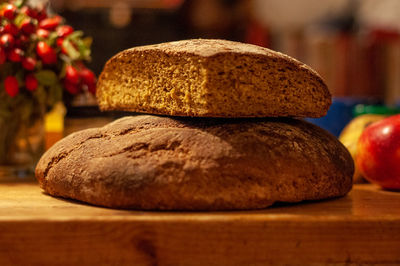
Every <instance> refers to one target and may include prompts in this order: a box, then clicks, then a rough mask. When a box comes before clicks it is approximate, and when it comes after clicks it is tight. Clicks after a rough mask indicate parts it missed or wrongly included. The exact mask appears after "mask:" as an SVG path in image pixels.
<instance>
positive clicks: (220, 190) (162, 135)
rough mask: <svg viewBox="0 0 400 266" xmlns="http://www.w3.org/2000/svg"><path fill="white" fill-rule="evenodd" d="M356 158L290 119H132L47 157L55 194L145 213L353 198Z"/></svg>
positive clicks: (77, 138) (91, 132)
mask: <svg viewBox="0 0 400 266" xmlns="http://www.w3.org/2000/svg"><path fill="white" fill-rule="evenodd" d="M353 171H354V166H353V161H352V158H351V156H350V154H349V153H348V151H347V150H346V148H345V147H344V146H343V145H342V144H341V143H340V142H339V141H338V140H337V139H336V138H335V137H334V136H332V135H330V134H329V133H327V132H326V131H324V130H322V129H320V128H318V127H317V126H314V125H312V124H310V123H308V122H304V121H302V120H297V119H290V118H281V119H277V118H275V119H274V118H263V119H247V120H244V119H207V118H196V119H193V118H168V117H158V116H150V115H142V116H135V117H125V118H121V119H119V120H116V121H114V122H112V123H110V124H108V125H106V126H104V127H102V128H94V129H88V130H83V131H80V132H77V133H73V134H71V135H69V136H68V137H66V138H64V139H63V140H61V141H59V142H58V143H56V144H55V145H54V146H53V147H52V148H50V149H49V150H48V151H47V152H46V153H45V154H44V155H43V157H42V158H41V160H40V161H39V163H38V165H37V168H36V177H37V179H38V181H39V183H40V186H41V187H42V188H43V189H44V190H45V191H46V192H47V193H48V194H50V195H54V196H61V197H65V198H71V199H76V200H80V201H84V202H88V203H91V204H95V205H101V206H107V207H115V208H130V209H143V210H231V209H258V208H264V207H267V206H269V205H271V204H273V203H274V202H277V201H280V202H298V201H302V200H318V199H325V198H332V197H338V196H343V195H345V194H346V193H347V192H348V191H349V190H350V189H351V186H352V175H353Z"/></svg>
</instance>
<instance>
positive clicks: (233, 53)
mask: <svg viewBox="0 0 400 266" xmlns="http://www.w3.org/2000/svg"><path fill="white" fill-rule="evenodd" d="M154 58H157V59H156V60H155V62H152V64H150V67H147V66H146V62H147V61H149V60H151V59H154ZM181 59H185V60H186V61H187V62H189V63H188V64H192V65H193V66H196V67H198V68H199V69H196V71H197V72H198V76H199V77H198V81H196V82H193V83H190V82H189V78H188V79H186V80H182V81H179V82H177V84H173V85H172V86H171V87H170V88H166V86H165V83H160V84H157V80H159V79H160V78H161V79H164V80H165V79H167V80H169V81H171V80H172V79H173V77H172V76H173V71H171V73H168V75H166V76H163V75H162V74H160V76H159V74H158V73H159V72H161V70H163V69H165V68H166V67H165V65H167V66H168V67H170V66H171V64H172V65H173V64H176V65H179V64H183V63H186V61H185V60H183V61H185V62H181V61H182V60H181ZM164 61H165V62H167V63H166V64H165V65H162V66H156V65H157V63H158V62H164ZM257 64H259V67H262V70H261V71H256V72H257V73H254V70H251V71H252V72H250V73H248V72H246V71H245V70H248V69H249V68H251V67H252V66H255V65H257ZM138 65H140V67H137V66H138ZM133 66H134V68H135V70H131V68H132V67H133ZM149 68H150V69H149ZM151 68H155V69H156V70H154V72H153V74H152V75H149V74H147V73H149V72H151V71H150V70H152V69H151ZM238 68H242V69H243V71H242V73H240V71H239V70H238ZM189 69H191V70H192V69H193V68H189ZM232 69H233V70H234V72H235V73H237V72H238V73H237V75H232V73H231V72H232ZM230 71H231V72H230ZM141 72H144V73H146V74H147V75H148V76H147V77H146V78H145V79H144V81H140V82H136V81H137V79H136V78H137V76H140V75H142V74H141ZM178 72H184V73H183V74H182V75H183V76H188V75H190V71H189V70H181V69H179V71H178ZM186 72H187V73H186ZM224 72H226V73H224ZM217 73H224V74H226V76H223V77H221V79H218V74H217ZM202 75H203V76H202ZM263 75H264V76H266V77H264V78H260V77H261V76H263ZM214 76H216V77H217V78H213V77H214ZM135 79H136V80H135ZM132 80H135V82H131V81H132ZM148 82H150V83H152V84H153V85H150V90H151V91H150V92H146V91H145V90H146V89H145V87H146V86H145V84H148ZM185 86H186V87H185ZM121 87H126V88H128V89H126V88H125V89H121ZM177 87H179V88H182V89H181V91H179V94H184V95H185V96H184V97H183V96H182V99H178V98H179V96H176V95H174V92H171V91H174V90H175V88H177ZM266 88H267V89H266ZM264 89H265V90H264ZM163 90H164V91H165V92H162V93H161V94H160V95H161V96H158V97H157V98H156V99H155V100H149V99H151V97H150V98H149V97H147V98H143V99H142V98H140V99H134V100H127V101H125V100H126V99H129V98H130V97H131V96H132V94H135V93H136V91H140V92H141V93H142V94H150V95H151V94H155V92H157V93H159V92H160V91H163ZM203 90H204V91H203ZM110 91H111V92H112V93H113V95H112V96H109V95H108V93H110ZM117 91H124V92H120V94H119V95H118V97H116V94H115V93H116V92H117ZM221 91H224V95H225V96H221V98H218V97H216V94H218V93H221ZM249 91H251V93H253V94H254V95H252V97H248V94H247V92H249ZM194 92H199V93H202V95H201V97H200V98H201V99H202V103H200V104H199V103H196V104H195V103H194V102H195V101H194V100H190V99H189V100H187V98H190V97H191V95H193V94H194ZM96 93H97V99H98V104H99V107H100V109H101V110H103V111H106V110H123V111H133V112H141V113H149V114H159V115H172V116H194V117H280V116H292V117H322V116H324V115H326V113H327V111H328V109H329V107H330V105H331V94H330V92H329V90H328V87H327V86H326V84H325V82H324V81H323V79H322V78H321V76H320V75H319V74H318V73H317V72H315V71H314V70H313V69H312V68H310V67H309V66H307V65H305V64H303V63H301V62H300V61H298V60H296V59H294V58H292V57H290V56H287V55H285V54H282V53H279V52H276V51H273V50H270V49H267V48H264V47H260V46H256V45H251V44H245V43H240V42H233V41H227V40H214V39H193V40H183V41H176V42H168V43H161V44H155V45H147V46H141V47H135V48H131V49H127V50H125V51H122V52H120V53H118V54H117V55H115V56H114V57H112V58H111V59H110V60H109V61H108V62H107V63H106V65H105V67H104V69H103V71H102V73H101V75H100V77H99V81H98V84H97V92H96ZM137 94H138V95H140V93H137ZM135 97H136V98H137V96H135ZM135 97H134V98H135ZM235 97H236V98H238V99H235ZM161 98H165V99H166V100H165V102H166V103H167V104H166V106H164V105H163V106H162V107H160V106H159V105H158V102H156V101H159V100H160V99H161ZM185 100H187V102H185ZM262 101H264V104H262ZM173 103H174V104H173ZM226 106H231V107H232V108H230V109H226V108H225V107H226ZM252 107H254V108H252ZM225 109H226V110H225Z"/></svg>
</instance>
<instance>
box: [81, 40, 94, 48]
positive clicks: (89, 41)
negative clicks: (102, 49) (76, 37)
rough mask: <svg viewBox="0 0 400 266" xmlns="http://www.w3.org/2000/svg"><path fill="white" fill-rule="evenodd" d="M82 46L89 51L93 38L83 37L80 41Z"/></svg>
mask: <svg viewBox="0 0 400 266" xmlns="http://www.w3.org/2000/svg"><path fill="white" fill-rule="evenodd" d="M82 41H83V44H84V45H85V46H86V47H87V48H88V49H89V48H90V46H92V43H93V38H92V37H85V38H83V39H82Z"/></svg>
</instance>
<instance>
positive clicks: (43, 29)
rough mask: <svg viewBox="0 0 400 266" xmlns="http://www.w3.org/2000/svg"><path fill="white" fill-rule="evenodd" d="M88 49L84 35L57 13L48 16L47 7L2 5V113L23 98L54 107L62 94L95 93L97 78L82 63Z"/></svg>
mask: <svg viewBox="0 0 400 266" xmlns="http://www.w3.org/2000/svg"><path fill="white" fill-rule="evenodd" d="M90 45H91V38H89V37H86V38H83V33H82V32H81V31H75V30H74V29H73V28H72V27H71V26H69V25H66V24H65V23H64V19H63V18H62V17H60V16H58V15H53V16H50V15H47V12H46V9H44V8H41V9H37V8H32V7H29V6H27V5H25V1H9V2H5V3H3V4H1V5H0V80H1V85H0V90H1V92H0V102H2V104H1V105H3V106H2V107H3V108H0V112H1V110H2V111H3V112H4V111H6V110H4V109H5V107H6V106H5V105H7V106H9V105H14V102H19V101H23V99H20V98H26V99H31V100H32V99H34V100H37V101H38V102H45V103H46V105H47V106H51V105H52V104H54V103H55V102H57V101H59V100H61V99H62V95H63V92H67V93H68V94H72V95H75V94H78V93H80V92H82V91H85V90H86V91H89V92H91V93H95V90H96V85H95V84H96V77H95V75H94V73H93V72H92V71H91V70H89V69H88V68H87V67H85V65H84V62H85V61H88V60H90ZM35 98H36V99H35ZM26 99H25V100H26ZM10 107H11V106H10Z"/></svg>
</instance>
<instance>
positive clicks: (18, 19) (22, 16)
mask: <svg viewBox="0 0 400 266" xmlns="http://www.w3.org/2000/svg"><path fill="white" fill-rule="evenodd" d="M26 18H28V16H27V15H25V14H24V13H19V14H18V15H17V16H16V17H15V19H14V24H15V25H17V26H18V27H20V26H21V23H22V21H24V19H26Z"/></svg>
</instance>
